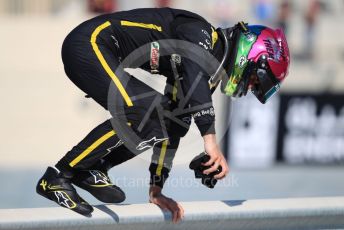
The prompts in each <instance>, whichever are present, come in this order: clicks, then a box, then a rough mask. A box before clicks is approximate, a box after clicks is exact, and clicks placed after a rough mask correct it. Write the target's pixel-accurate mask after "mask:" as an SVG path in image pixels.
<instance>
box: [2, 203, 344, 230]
mask: <svg viewBox="0 0 344 230" xmlns="http://www.w3.org/2000/svg"><path fill="white" fill-rule="evenodd" d="M181 205H182V206H183V207H184V209H185V218H184V220H183V221H182V222H181V223H179V224H172V223H171V216H170V213H167V212H163V211H162V210H160V209H159V208H158V207H157V206H155V205H153V204H132V205H99V206H96V207H95V211H94V212H93V213H92V217H90V218H87V217H83V216H81V215H79V214H76V213H74V212H72V211H69V210H66V209H63V208H37V209H12V210H6V209H3V210H0V229H36V230H40V229H61V230H62V229H83V230H91V229H102V230H105V229H109V230H110V229H133V230H134V229H149V230H154V229H197V230H202V229H206V230H212V229H227V230H231V229H241V230H248V229H264V230H265V229H289V230H292V229H312V230H314V229H339V228H343V227H344V218H343V217H344V197H331V198H330V197H328V198H326V197H324V198H297V199H296V198H294V199H275V200H242V201H205V202H181Z"/></svg>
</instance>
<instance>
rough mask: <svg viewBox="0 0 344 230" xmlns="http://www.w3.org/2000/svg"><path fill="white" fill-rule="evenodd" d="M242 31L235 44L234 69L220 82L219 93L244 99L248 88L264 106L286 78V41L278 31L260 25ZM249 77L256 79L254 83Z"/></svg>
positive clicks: (281, 32)
mask: <svg viewBox="0 0 344 230" xmlns="http://www.w3.org/2000/svg"><path fill="white" fill-rule="evenodd" d="M245 29H246V30H245ZM245 29H244V30H241V33H240V35H239V38H238V39H237V43H236V44H235V45H236V48H237V52H236V56H235V57H234V66H233V67H232V70H231V72H230V73H228V75H229V78H228V79H227V81H225V82H222V91H223V92H224V93H225V94H226V95H227V96H233V97H240V96H243V95H246V93H247V91H248V89H249V85H250V87H251V91H252V93H253V94H254V95H255V96H256V97H257V98H258V100H259V101H260V102H262V103H263V104H264V103H265V102H266V101H268V99H269V98H271V97H272V95H274V94H275V93H276V92H277V91H278V90H279V88H280V84H281V83H282V81H283V80H284V79H285V78H286V76H287V74H288V67H289V64H290V54H289V49H288V44H287V40H286V37H285V35H284V33H283V31H282V30H281V29H276V30H274V29H271V28H268V27H265V26H260V25H253V26H247V27H246V28H245ZM234 55H235V54H234ZM251 76H255V77H256V78H255V82H254V83H252V82H251V80H252V78H251Z"/></svg>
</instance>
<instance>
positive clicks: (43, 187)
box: [36, 167, 93, 216]
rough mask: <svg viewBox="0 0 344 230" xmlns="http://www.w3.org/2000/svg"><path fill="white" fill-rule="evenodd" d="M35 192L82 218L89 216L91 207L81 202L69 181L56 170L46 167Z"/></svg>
mask: <svg viewBox="0 0 344 230" xmlns="http://www.w3.org/2000/svg"><path fill="white" fill-rule="evenodd" d="M36 192H37V193H38V194H40V195H42V196H44V197H45V198H48V199H49V200H52V201H54V202H56V203H57V204H58V205H60V206H61V207H64V208H68V209H70V210H73V211H75V212H77V213H79V214H81V215H84V216H91V213H92V212H93V207H92V206H91V205H89V204H88V203H87V202H86V201H85V200H83V199H82V198H81V197H80V196H79V195H78V193H77V192H76V190H75V188H74V187H73V185H72V184H71V179H69V178H65V177H63V176H62V174H59V173H58V171H57V170H55V169H54V168H52V167H48V169H47V171H46V172H45V173H44V175H43V177H42V178H41V179H39V181H38V183H37V186H36Z"/></svg>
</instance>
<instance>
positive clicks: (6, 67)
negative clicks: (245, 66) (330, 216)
mask: <svg viewBox="0 0 344 230" xmlns="http://www.w3.org/2000/svg"><path fill="white" fill-rule="evenodd" d="M164 6H170V7H175V8H182V9H186V10H190V11H194V12H196V13H199V14H200V15H202V16H203V17H205V18H206V19H207V20H209V21H210V22H211V23H212V24H213V25H214V26H215V27H217V26H222V27H226V26H232V25H233V24H235V23H236V22H237V21H240V20H244V21H247V22H249V23H251V24H266V25H269V26H272V27H277V26H279V27H282V28H284V30H285V31H286V33H287V36H288V41H289V45H290V51H291V55H292V59H291V67H290V73H289V76H288V78H287V80H286V81H285V82H284V83H283V85H282V90H281V91H282V92H281V94H279V95H278V96H276V97H275V98H273V100H272V101H270V102H269V103H268V104H266V105H264V106H263V105H261V104H259V102H258V101H257V100H256V99H254V98H253V97H252V96H249V97H247V98H242V99H239V100H233V101H232V103H231V104H230V103H228V101H226V100H225V99H224V97H223V95H221V93H220V92H219V91H217V92H216V95H215V98H214V102H215V109H216V113H217V121H218V122H217V127H216V128H217V130H221V128H222V129H225V130H224V131H221V132H218V135H219V136H218V139H219V140H222V141H223V142H224V143H226V145H225V149H224V150H225V151H224V152H225V154H226V155H227V156H228V158H229V160H230V166H231V174H230V177H229V178H228V181H227V182H228V184H226V183H227V182H226V181H225V182H224V184H222V185H221V184H219V186H217V187H216V188H215V189H214V190H207V189H206V188H203V187H202V186H201V185H199V184H198V183H195V180H194V175H193V174H192V172H191V171H190V170H189V169H188V164H189V162H190V160H191V159H192V158H193V157H194V156H195V155H196V154H198V153H200V152H201V151H203V145H202V140H201V138H200V136H199V132H198V130H197V129H196V128H195V126H194V125H193V126H192V129H191V130H190V132H189V133H188V135H187V136H186V137H185V138H183V140H182V142H181V148H180V149H179V150H178V152H177V155H176V158H175V161H174V168H173V170H172V172H171V176H170V178H169V181H171V184H168V185H167V186H166V188H165V191H166V193H167V195H170V196H173V197H174V198H176V199H177V200H178V201H195V200H218V199H223V200H230V199H253V198H282V197H300V196H335V195H337V196H338V195H343V194H344V184H343V182H342V178H343V176H344V169H343V154H344V153H343V149H344V146H343V141H344V136H343V135H344V134H343V130H344V128H343V124H344V122H343V120H344V118H343V116H344V112H343V104H344V98H343V92H344V77H343V76H344V67H343V62H344V44H343V37H344V27H343V23H344V14H343V12H344V2H343V1H342V0H331V1H325V0H323V1H320V0H305V1H297V0H211V1H210V0H197V4H195V0H140V1H136V0H68V1H67V0H0V27H1V29H2V30H1V36H0V44H1V54H0V102H1V119H0V140H1V144H0V180H1V181H2V186H1V187H2V188H1V189H0V208H21V207H28V208H30V207H42V206H52V205H54V204H53V203H51V202H48V201H47V200H44V199H42V198H40V197H39V196H37V195H36V194H35V189H34V188H35V183H36V181H37V180H38V178H39V177H40V176H41V174H42V173H43V172H44V170H45V168H46V166H47V165H54V164H55V163H56V161H57V160H59V158H60V157H61V156H63V155H64V154H65V153H66V152H67V151H68V150H69V149H70V148H72V146H74V145H75V144H76V143H77V142H78V141H80V139H81V138H83V137H84V136H85V135H86V134H87V133H88V132H89V131H90V130H91V129H92V128H93V127H95V126H96V125H97V124H98V123H100V122H102V121H104V120H105V119H107V118H108V116H109V115H108V114H107V113H106V111H104V110H103V109H102V108H101V107H100V106H98V105H97V104H96V103H94V102H93V101H92V100H90V99H86V98H85V97H84V96H85V95H84V94H83V93H82V92H81V91H80V90H79V89H77V87H75V86H74V85H73V84H72V83H71V82H70V81H69V80H68V78H67V77H66V76H65V73H64V70H63V65H62V62H61V58H60V52H61V45H62V42H63V40H64V38H65V36H66V35H67V34H68V33H69V32H70V31H71V30H72V29H73V28H74V27H75V26H77V25H78V24H80V23H81V22H83V21H84V20H87V19H89V18H91V17H94V16H96V15H98V14H100V13H106V12H113V11H120V10H129V9H133V8H140V7H164ZM128 71H133V72H132V74H134V75H135V76H137V77H145V79H146V81H147V82H149V83H150V85H152V86H153V87H157V88H160V90H161V89H162V88H163V83H162V82H163V80H162V77H161V76H152V75H150V74H148V73H147V72H145V71H142V70H137V69H135V70H128ZM224 120H227V121H228V123H229V124H230V126H229V125H228V124H227V123H225V125H223V124H224V123H223V121H224ZM221 121H222V122H221ZM228 128H229V131H228V132H225V131H226V130H228ZM149 160H150V152H149V151H148V152H146V153H144V154H142V155H141V156H139V157H137V158H135V159H133V160H132V161H130V162H126V163H124V164H122V165H120V166H118V167H116V168H114V169H112V170H111V171H110V176H111V177H112V179H113V180H117V179H118V183H119V185H120V186H121V187H122V188H123V190H124V191H125V192H126V193H127V197H128V199H127V201H126V202H128V203H145V202H147V193H148V192H147V190H148V178H149V174H148V167H149ZM132 169H135V170H132ZM122 179H123V180H122ZM182 180H183V181H182ZM185 181H186V182H185ZM129 182H132V183H129ZM184 182H185V183H184ZM80 194H81V195H82V196H83V197H86V198H87V200H90V202H91V203H92V204H97V201H96V200H95V199H93V198H92V197H90V196H89V195H87V194H86V193H83V192H82V191H80ZM92 199H93V200H92ZM0 219H1V215H0Z"/></svg>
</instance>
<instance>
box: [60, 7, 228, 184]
mask: <svg viewBox="0 0 344 230" xmlns="http://www.w3.org/2000/svg"><path fill="white" fill-rule="evenodd" d="M166 39H175V40H182V41H188V42H191V43H193V44H196V45H197V46H198V47H202V49H204V50H206V51H208V52H209V53H211V54H213V55H214V56H215V57H216V58H217V59H220V58H222V52H223V51H222V42H221V40H220V39H217V33H216V31H215V29H214V27H212V26H211V25H210V24H209V23H208V22H207V21H206V20H205V19H203V18H202V17H200V16H199V15H197V14H194V13H191V12H188V11H184V10H177V9H170V8H161V9H135V10H131V11H124V12H117V13H113V14H106V15H101V16H98V17H95V18H92V19H90V20H88V21H85V22H83V23H82V24H80V25H79V26H78V27H76V28H75V29H74V30H73V31H72V32H71V33H70V34H69V35H68V36H67V37H66V39H65V41H64V43H63V47H62V59H63V63H64V68H65V72H66V74H67V75H68V77H69V78H70V79H71V81H72V82H73V83H74V84H76V85H77V86H78V87H79V88H80V89H81V90H83V91H84V92H85V93H86V94H87V96H88V97H91V98H93V99H94V100H95V101H96V102H98V103H99V104H100V105H102V106H103V107H104V108H105V109H107V110H109V111H110V113H111V114H112V115H113V117H114V118H112V119H109V120H107V121H105V122H104V123H102V124H100V125H99V126H97V127H96V128H95V129H94V130H92V131H91V132H90V133H89V134H88V135H87V136H86V137H85V138H84V139H83V140H82V141H81V142H80V143H79V144H78V145H76V146H75V147H73V148H72V150H70V151H69V152H68V153H67V154H66V155H65V156H64V157H63V158H62V159H61V160H60V161H59V162H58V163H57V164H56V167H57V168H58V169H60V170H61V171H68V172H70V173H72V174H74V173H75V172H77V170H82V169H90V168H92V167H98V165H100V162H102V163H101V165H102V167H106V169H109V168H111V167H113V166H115V165H118V164H120V163H122V162H124V161H126V160H128V159H131V158H132V157H134V156H135V155H136V154H137V152H136V153H133V151H131V150H130V149H129V148H128V146H127V145H126V142H129V139H130V138H129V137H127V136H126V134H125V133H124V134H123V133H122V135H120V132H117V131H118V130H116V129H117V127H116V124H118V123H116V122H113V121H114V119H116V121H118V120H120V121H121V122H122V123H123V124H125V125H127V126H128V128H129V129H130V130H132V132H133V133H135V134H136V135H137V136H138V137H139V138H140V139H141V140H142V142H141V143H139V145H138V146H137V148H136V149H137V150H138V152H143V151H145V150H146V149H148V148H149V147H151V146H154V149H153V156H152V162H151V165H150V168H149V169H150V172H151V184H155V185H158V186H160V187H162V186H163V183H164V181H165V180H166V178H167V177H168V173H169V171H170V169H171V166H172V160H173V158H174V155H175V152H176V150H177V148H178V145H179V140H180V138H181V137H183V136H184V135H185V134H186V133H187V131H188V129H189V126H190V123H191V120H192V119H191V118H192V117H193V119H194V120H195V123H196V125H197V127H198V129H199V131H200V133H201V135H202V136H204V135H206V134H214V133H215V128H214V121H215V114H214V112H213V111H214V108H213V106H212V98H211V89H210V87H209V83H208V81H209V74H205V71H204V69H202V66H200V65H199V63H197V62H195V61H192V60H190V59H188V58H184V57H181V56H180V55H178V53H176V54H171V55H166V56H159V41H161V40H166ZM144 45H146V46H145V47H144V49H145V50H143V55H142V58H146V59H147V61H144V63H140V58H138V59H137V60H133V61H132V62H131V63H129V66H125V67H139V68H141V69H144V70H146V71H149V72H151V73H159V74H161V75H163V76H165V77H166V87H165V91H164V95H161V94H159V93H158V92H156V91H155V90H154V89H152V88H151V87H149V86H148V85H147V84H145V83H144V82H141V81H140V80H138V79H136V78H135V77H133V76H131V75H130V74H128V73H127V72H125V71H124V69H123V66H122V65H121V64H122V62H123V61H124V60H126V58H127V57H128V56H129V54H131V53H132V52H133V51H135V50H136V49H137V48H139V47H142V46H144ZM147 49H148V50H147ZM149 49H150V50H149ZM147 54H148V55H149V56H148V57H147ZM158 56H159V57H158ZM134 59H135V58H134ZM146 59H145V60H146ZM124 62H125V61H124ZM137 63H139V64H137ZM176 76H179V77H177V78H176ZM185 95H187V96H185ZM157 96H158V97H157ZM181 98H183V100H182V99H181ZM185 98H186V99H185ZM185 100H186V101H185ZM181 101H183V103H181ZM154 103H157V104H159V105H161V107H162V108H163V110H164V111H167V112H173V111H176V110H177V109H182V111H185V112H181V113H178V115H176V116H175V117H172V118H171V116H170V117H169V116H163V117H162V118H161V116H160V115H159V109H157V108H156V107H155V106H153V107H152V106H151V105H152V104H154ZM114 104H115V106H113V105H114ZM181 104H182V105H181ZM119 107H122V109H120V108H119ZM181 107H182V108H181ZM143 120H145V122H143ZM181 121H182V122H181ZM162 123H163V125H162ZM117 134H118V135H117ZM96 165H97V166H96Z"/></svg>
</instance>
